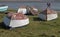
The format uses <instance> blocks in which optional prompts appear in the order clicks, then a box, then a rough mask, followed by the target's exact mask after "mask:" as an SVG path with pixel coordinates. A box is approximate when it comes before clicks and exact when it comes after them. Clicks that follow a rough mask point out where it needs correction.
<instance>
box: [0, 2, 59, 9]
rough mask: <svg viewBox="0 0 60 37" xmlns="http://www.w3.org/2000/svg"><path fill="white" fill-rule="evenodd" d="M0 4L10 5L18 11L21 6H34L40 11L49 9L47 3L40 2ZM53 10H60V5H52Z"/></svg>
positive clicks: (55, 3)
mask: <svg viewBox="0 0 60 37" xmlns="http://www.w3.org/2000/svg"><path fill="white" fill-rule="evenodd" d="M0 4H5V5H8V6H9V8H13V9H18V8H19V7H20V6H26V5H29V6H33V7H36V8H38V9H45V8H46V7H47V5H46V3H40V2H0ZM51 9H55V10H60V3H57V2H54V3H51Z"/></svg>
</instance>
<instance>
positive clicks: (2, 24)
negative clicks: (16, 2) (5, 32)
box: [0, 22, 8, 29]
mask: <svg viewBox="0 0 60 37" xmlns="http://www.w3.org/2000/svg"><path fill="white" fill-rule="evenodd" d="M0 29H8V27H6V26H5V24H4V23H3V22H1V23H0Z"/></svg>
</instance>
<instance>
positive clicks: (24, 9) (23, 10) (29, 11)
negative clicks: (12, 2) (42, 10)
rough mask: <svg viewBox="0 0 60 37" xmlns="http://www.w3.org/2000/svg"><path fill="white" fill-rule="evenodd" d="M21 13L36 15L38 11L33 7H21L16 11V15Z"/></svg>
mask: <svg viewBox="0 0 60 37" xmlns="http://www.w3.org/2000/svg"><path fill="white" fill-rule="evenodd" d="M20 12H21V13H23V14H33V15H36V14H38V9H37V8H35V7H30V6H25V7H24V6H23V7H20V8H19V9H18V13H20Z"/></svg>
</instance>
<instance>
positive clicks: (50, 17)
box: [39, 14, 58, 21]
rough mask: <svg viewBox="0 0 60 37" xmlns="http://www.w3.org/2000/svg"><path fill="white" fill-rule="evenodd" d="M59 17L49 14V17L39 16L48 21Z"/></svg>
mask: <svg viewBox="0 0 60 37" xmlns="http://www.w3.org/2000/svg"><path fill="white" fill-rule="evenodd" d="M57 17H58V15H57V14H47V15H44V14H39V18H40V19H42V20H47V21H49V20H53V19H56V18H57Z"/></svg>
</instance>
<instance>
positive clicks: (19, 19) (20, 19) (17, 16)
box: [3, 12, 29, 28]
mask: <svg viewBox="0 0 60 37" xmlns="http://www.w3.org/2000/svg"><path fill="white" fill-rule="evenodd" d="M3 22H4V24H5V26H7V27H10V28H15V27H22V26H25V25H28V24H29V18H28V17H27V16H26V15H24V14H22V13H12V12H11V13H8V14H7V15H6V16H5V17H4V20H3Z"/></svg>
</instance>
